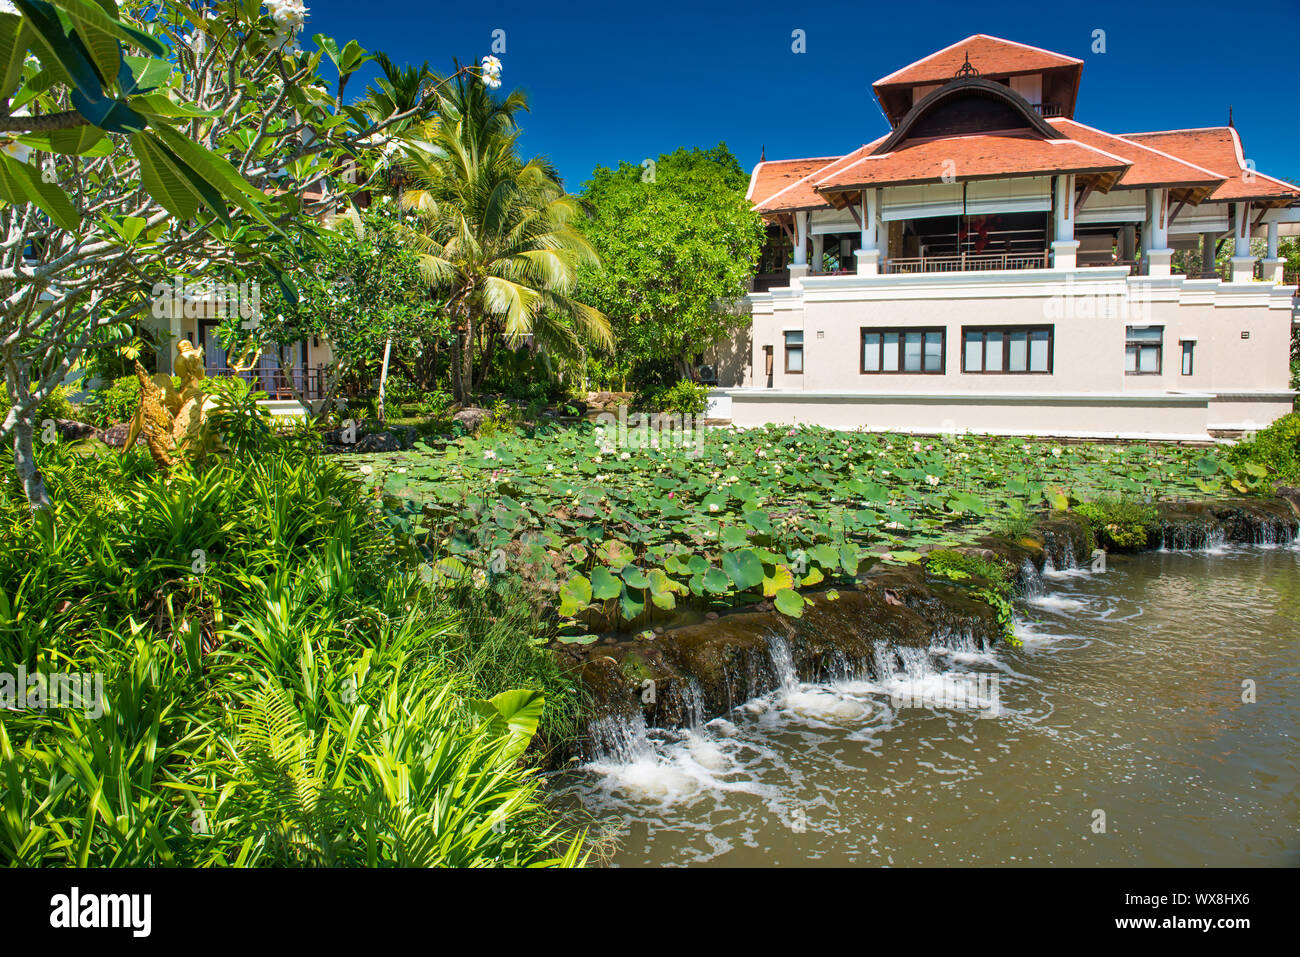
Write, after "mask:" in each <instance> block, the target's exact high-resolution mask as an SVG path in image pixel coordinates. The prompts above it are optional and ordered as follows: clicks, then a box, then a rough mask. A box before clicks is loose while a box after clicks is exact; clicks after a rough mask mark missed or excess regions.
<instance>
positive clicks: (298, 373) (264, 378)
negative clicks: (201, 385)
mask: <svg viewBox="0 0 1300 957" xmlns="http://www.w3.org/2000/svg"><path fill="white" fill-rule="evenodd" d="M206 371H207V374H208V375H209V376H212V377H214V378H217V377H225V376H232V377H237V378H240V379H243V380H244V381H245V382H247V383H248V384H249V386H250V387H251V388H252V390H253V391H254V392H264V393H265V394H266V397H267V398H268V399H292V398H295V395H294V386H296V387H297V391H298V392H299V393H300V394H301V395H302V397H303V398H304V399H323V398H324V397H325V387H326V385H327V377H326V375H325V368H324V367H323V366H322V367H318V368H315V369H311V368H307V369H265V368H254V369H232V368H229V367H227V366H214V367H211V368H209V369H207V370H206Z"/></svg>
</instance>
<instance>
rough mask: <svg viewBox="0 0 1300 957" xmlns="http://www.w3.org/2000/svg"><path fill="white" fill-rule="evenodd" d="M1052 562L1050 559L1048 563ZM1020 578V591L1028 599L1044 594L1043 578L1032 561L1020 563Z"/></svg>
mask: <svg viewBox="0 0 1300 957" xmlns="http://www.w3.org/2000/svg"><path fill="white" fill-rule="evenodd" d="M1050 561H1051V559H1050V558H1049V559H1048V562H1050ZM1019 578H1020V581H1019V585H1020V591H1021V593H1022V594H1023V595H1024V596H1025V597H1026V598H1036V597H1037V596H1039V595H1041V594H1043V591H1044V585H1043V576H1042V575H1041V574H1039V571H1038V569H1037V568H1035V567H1034V563H1033V561H1031V560H1030V559H1028V558H1026V559H1025V560H1024V561H1023V562H1021V563H1020V576H1019Z"/></svg>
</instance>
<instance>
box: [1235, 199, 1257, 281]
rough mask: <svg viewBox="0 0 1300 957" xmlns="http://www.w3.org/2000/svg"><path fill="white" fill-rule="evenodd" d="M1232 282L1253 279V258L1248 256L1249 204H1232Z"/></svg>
mask: <svg viewBox="0 0 1300 957" xmlns="http://www.w3.org/2000/svg"><path fill="white" fill-rule="evenodd" d="M1232 230H1233V245H1234V248H1233V251H1232V281H1233V282H1250V281H1251V280H1252V279H1254V278H1255V257H1254V256H1252V255H1251V254H1250V203H1233V204H1232Z"/></svg>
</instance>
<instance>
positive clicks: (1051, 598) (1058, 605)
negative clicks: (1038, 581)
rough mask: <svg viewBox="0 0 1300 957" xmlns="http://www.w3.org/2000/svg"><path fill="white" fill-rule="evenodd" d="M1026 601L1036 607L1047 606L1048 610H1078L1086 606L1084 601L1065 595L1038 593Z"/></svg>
mask: <svg viewBox="0 0 1300 957" xmlns="http://www.w3.org/2000/svg"><path fill="white" fill-rule="evenodd" d="M1026 601H1027V602H1028V603H1029V604H1031V605H1033V606H1034V607H1036V608H1046V609H1047V610H1048V611H1078V610H1079V609H1080V608H1083V607H1084V602H1082V601H1080V600H1079V599H1077V598H1066V597H1065V596H1064V595H1036V596H1034V597H1033V598H1029V599H1026Z"/></svg>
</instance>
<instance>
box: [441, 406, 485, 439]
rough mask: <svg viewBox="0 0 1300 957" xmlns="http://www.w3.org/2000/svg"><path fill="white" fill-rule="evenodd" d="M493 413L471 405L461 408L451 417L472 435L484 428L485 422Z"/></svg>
mask: <svg viewBox="0 0 1300 957" xmlns="http://www.w3.org/2000/svg"><path fill="white" fill-rule="evenodd" d="M491 415H492V413H491V412H489V411H488V410H487V409H476V408H473V407H470V408H468V409H461V410H460V411H459V412H457V413H456V414H455V415H453V416H452V417H451V420H452V421H453V422H455V423H457V424H458V425H459V426H460V427H461V428H462V429H464V430H465V431H466V432H468V433H469V434H470V435H477V434H478V430H479V429H480V428H482V426H483V423H484V422H486V421H487V420H488V418H489V417H490V416H491Z"/></svg>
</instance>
